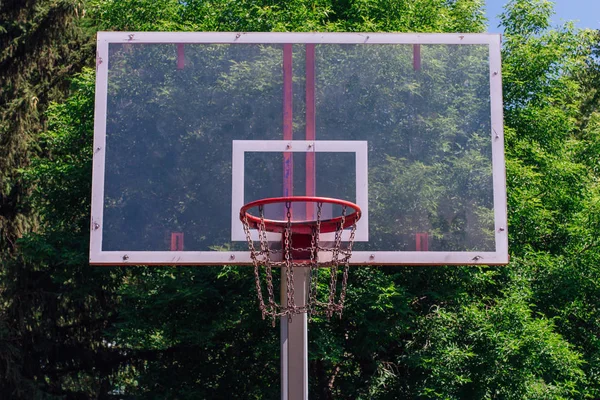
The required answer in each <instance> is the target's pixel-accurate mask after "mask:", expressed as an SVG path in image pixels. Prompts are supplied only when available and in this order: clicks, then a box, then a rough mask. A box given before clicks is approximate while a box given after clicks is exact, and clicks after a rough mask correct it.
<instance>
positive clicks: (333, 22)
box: [91, 0, 485, 32]
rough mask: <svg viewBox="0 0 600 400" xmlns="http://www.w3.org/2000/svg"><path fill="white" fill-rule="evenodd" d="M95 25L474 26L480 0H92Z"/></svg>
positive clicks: (259, 28) (480, 23)
mask: <svg viewBox="0 0 600 400" xmlns="http://www.w3.org/2000/svg"><path fill="white" fill-rule="evenodd" d="M91 4H92V8H91V11H92V14H93V18H94V21H95V23H96V25H97V26H98V28H99V30H131V31H160V30H185V31H223V32H227V31H234V32H235V31H242V32H287V31H289V32H308V31H340V32H343V31H351V32H352V31H354V32H377V31H384V32H385V31H400V32H402V31H404V32H409V31H414V32H477V31H481V30H482V29H483V28H484V23H485V17H484V13H483V10H482V6H483V2H482V1H481V0H454V1H447V0H417V1H415V0H400V1H398V0H341V1H338V0H317V1H307V0H291V1H285V2H275V1H272V0H242V1H229V0H210V1H204V0H191V1H186V2H180V1H176V0H161V1H156V2H147V1H143V0H127V1H117V0H94V1H92V2H91Z"/></svg>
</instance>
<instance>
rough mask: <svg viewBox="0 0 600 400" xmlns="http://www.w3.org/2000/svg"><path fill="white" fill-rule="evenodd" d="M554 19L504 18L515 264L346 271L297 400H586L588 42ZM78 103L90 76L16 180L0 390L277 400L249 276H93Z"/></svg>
mask: <svg viewBox="0 0 600 400" xmlns="http://www.w3.org/2000/svg"><path fill="white" fill-rule="evenodd" d="M481 6H482V4H481V2H479V1H475V0H472V1H467V0H465V1H461V0H456V1H445V0H443V1H442V0H439V1H417V2H415V1H408V0H406V1H384V0H354V1H351V0H348V1H327V0H322V1H318V2H310V3H309V2H306V1H301V0H295V1H290V2H285V3H281V4H280V3H276V2H272V1H240V2H231V1H217V0H214V1H209V2H206V1H187V2H179V1H168V0H162V1H159V2H149V1H141V0H135V1H133V0H131V1H108V0H107V1H100V0H98V1H94V2H93V3H92V4H91V6H90V8H89V9H88V11H89V12H88V14H89V15H90V21H91V23H93V24H94V26H96V27H98V29H107V30H108V29H110V30H118V29H122V30H125V29H127V30H174V29H177V30H197V31H201V30H206V31H209V30H223V31H227V30H228V31H259V30H278V31H285V30H289V31H292V30H294V31H310V30H328V31H337V30H343V31H390V30H393V31H462V32H469V31H482V30H483V29H484V26H483V17H482V12H481ZM551 12H552V7H551V4H550V3H549V2H547V1H543V0H536V1H530V0H514V1H511V2H509V4H508V6H507V9H506V13H505V14H504V16H503V19H502V21H503V24H504V25H505V27H506V35H505V42H504V49H503V52H504V53H503V56H504V66H503V71H504V92H505V118H506V120H505V121H506V132H505V140H506V155H507V175H508V187H509V199H508V200H509V215H510V225H509V233H510V241H511V242H510V245H511V256H512V259H511V264H510V266H509V267H498V268H489V267H420V268H416V267H385V268H383V267H381V268H379V267H373V268H355V269H353V271H352V276H351V281H350V288H349V294H348V299H347V303H346V310H345V314H344V316H343V318H342V319H341V320H337V319H336V320H332V321H326V320H321V319H317V320H315V321H314V322H313V323H312V325H310V344H309V346H310V367H309V368H310V374H311V376H310V392H311V398H321V399H330V398H340V399H343V398H348V399H359V398H362V399H397V398H427V399H430V398H444V399H459V398H488V399H498V398H509V399H560V398H573V399H576V398H594V397H598V396H600V385H599V383H598V382H600V379H598V376H599V375H600V371H599V370H598V365H600V363H599V358H600V350H599V349H600V345H599V343H598V340H597V332H598V321H599V320H600V315H599V309H598V307H599V304H600V299H599V298H598V296H599V293H600V291H599V290H598V289H599V288H598V284H599V282H600V279H599V278H600V276H599V269H598V267H597V265H598V261H599V260H598V255H599V253H598V247H597V240H596V236H597V235H596V232H597V231H598V228H599V227H600V218H599V214H598V212H599V211H600V209H599V207H598V204H600V202H599V199H600V197H598V194H599V193H598V190H597V184H596V182H597V174H598V164H597V161H596V159H597V157H596V154H597V151H596V149H598V148H599V143H600V141H599V139H600V136H599V135H598V129H599V127H600V124H599V123H598V122H599V121H600V120H599V119H598V116H597V115H596V113H595V106H594V104H595V103H594V102H593V101H591V100H589V99H590V89H589V88H590V87H593V84H592V83H590V82H594V81H593V80H592V79H591V78H590V79H588V80H584V78H585V76H586V75H585V74H586V73H589V74H590V75H589V76H590V77H591V76H592V71H593V68H594V67H595V65H596V64H595V63H594V59H593V57H590V51H591V48H592V45H593V43H594V39H593V38H592V35H591V34H590V33H589V32H581V31H575V30H574V29H573V28H572V27H571V26H569V25H567V26H566V27H561V28H558V29H555V30H553V29H550V28H549V23H548V20H549V17H550V15H551ZM586 85H588V86H587V87H586ZM92 103H93V73H92V72H91V71H85V72H84V73H83V74H81V75H78V76H77V78H76V79H75V80H74V81H73V86H72V91H71V95H70V97H69V98H68V99H67V100H66V101H65V102H64V103H62V104H56V105H54V106H52V107H51V108H50V110H49V112H48V114H47V115H48V116H49V127H48V130H47V132H46V133H45V134H44V135H42V137H41V143H40V145H41V146H43V148H45V149H47V152H44V153H41V156H40V157H37V158H36V160H35V162H33V163H32V165H31V167H29V168H27V169H26V170H25V171H24V175H23V177H24V178H25V182H27V184H28V186H27V187H28V188H34V189H35V190H34V191H33V194H32V196H31V204H32V205H33V207H35V210H36V211H37V212H39V214H40V216H41V223H40V230H39V232H38V233H37V234H35V235H34V234H31V235H28V236H26V237H25V238H24V239H22V240H21V241H20V242H19V243H20V244H19V248H18V250H19V252H18V254H17V255H16V257H15V258H13V259H10V260H8V261H6V260H4V259H3V261H2V266H3V268H4V269H3V285H4V286H3V291H2V294H1V296H2V300H3V302H2V304H3V306H2V309H1V311H2V314H1V318H0V346H2V350H3V351H0V357H2V361H4V362H3V363H0V368H5V369H4V370H0V372H1V373H3V374H2V376H6V377H8V378H7V379H5V380H4V381H1V382H0V385H2V386H1V387H0V389H1V391H2V393H11V395H13V397H15V398H32V397H35V396H38V397H40V398H43V397H44V396H46V397H50V398H51V397H52V396H54V397H58V398H59V397H60V396H62V397H67V398H75V397H76V396H79V397H80V398H90V397H94V396H95V397H99V398H102V396H104V397H105V398H110V397H115V398H119V397H125V396H134V397H135V398H189V399H192V398H194V399H195V398H243V399H247V398H256V399H260V398H263V399H264V398H277V397H278V393H279V382H278V365H279V362H278V354H279V348H278V343H277V342H278V340H277V335H278V332H277V330H275V329H272V328H271V327H270V324H269V323H268V322H267V321H261V320H260V318H259V312H258V308H257V306H256V304H255V301H254V294H253V290H254V289H253V282H252V277H251V273H250V272H249V271H248V270H247V269H245V268H237V267H224V268H213V267H202V268H142V267H132V268H90V267H89V266H88V265H87V261H86V259H87V245H88V235H89V217H88V214H89V211H88V207H89V206H88V205H89V182H90V176H91V172H90V162H91V130H92V124H91V121H92ZM447 122H448V123H449V124H450V125H449V126H453V127H456V126H459V125H460V124H459V122H460V121H457V120H456V118H455V119H449V120H448V121H447ZM475 161H476V160H475ZM461 165H462V166H463V168H464V169H469V168H470V165H471V164H468V163H466V164H461ZM401 167H402V160H401V159H398V160H394V162H393V163H390V167H389V168H388V169H387V170H386V173H388V174H389V176H390V179H394V178H393V177H394V176H395V175H398V174H396V173H394V171H395V169H394V168H397V169H398V170H401V169H402V168H401ZM417 172H420V173H423V174H426V173H427V172H428V169H426V168H425V169H424V171H417ZM415 173H416V172H415ZM433 193H434V194H435V193H437V192H435V191H433ZM386 195H389V196H390V198H393V193H391V192H390V193H389V194H387V193H386ZM5 366H6V367H5Z"/></svg>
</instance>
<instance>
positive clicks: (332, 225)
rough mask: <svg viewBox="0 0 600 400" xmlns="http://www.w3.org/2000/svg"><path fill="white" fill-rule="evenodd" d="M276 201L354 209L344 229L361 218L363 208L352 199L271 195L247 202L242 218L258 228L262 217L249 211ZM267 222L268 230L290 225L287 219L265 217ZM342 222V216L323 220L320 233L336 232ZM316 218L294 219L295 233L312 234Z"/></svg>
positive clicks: (272, 230) (346, 220) (282, 228)
mask: <svg viewBox="0 0 600 400" xmlns="http://www.w3.org/2000/svg"><path fill="white" fill-rule="evenodd" d="M276 203H281V204H285V203H323V204H336V205H339V206H342V207H346V208H350V209H352V212H351V213H350V214H347V215H346V217H345V218H344V226H343V227H342V229H345V228H349V227H351V226H352V225H354V224H355V223H356V221H358V220H359V219H360V216H361V210H360V207H359V206H358V205H356V204H354V203H352V202H350V201H346V200H340V199H333V198H329V197H315V196H290V197H271V198H267V199H260V200H256V201H252V202H250V203H248V204H245V205H244V206H243V207H242V208H241V209H240V220H241V221H242V222H243V221H244V219H246V218H247V220H248V225H249V226H250V228H253V229H257V228H258V226H259V225H260V223H261V218H260V217H259V216H255V215H252V214H250V213H249V212H248V211H249V210H250V209H252V208H254V207H259V206H264V205H267V204H276ZM264 222H265V230H266V231H268V232H283V231H284V230H285V228H286V227H287V225H288V222H287V221H285V220H275V219H267V218H265V219H264ZM341 223H342V216H339V217H335V218H330V219H326V220H323V221H321V229H320V233H329V232H335V231H336V230H338V229H339V226H340V224H341ZM316 224H317V221H316V220H308V221H294V222H292V223H291V229H292V232H293V233H301V234H311V233H312V231H313V228H314V227H315V226H316Z"/></svg>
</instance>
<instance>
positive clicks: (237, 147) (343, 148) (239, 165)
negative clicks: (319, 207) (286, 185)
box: [231, 140, 369, 242]
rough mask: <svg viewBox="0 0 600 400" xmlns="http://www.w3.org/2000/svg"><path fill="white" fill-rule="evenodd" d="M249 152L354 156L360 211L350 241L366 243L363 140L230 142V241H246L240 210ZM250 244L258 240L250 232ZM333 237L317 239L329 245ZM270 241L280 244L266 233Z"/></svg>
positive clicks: (344, 236) (366, 188)
mask: <svg viewBox="0 0 600 400" xmlns="http://www.w3.org/2000/svg"><path fill="white" fill-rule="evenodd" d="M250 152H265V153H268V152H271V153H284V152H295V153H309V152H314V153H354V154H355V157H356V163H355V164H356V186H355V188H356V204H357V205H358V206H359V207H360V209H361V218H360V220H359V221H358V222H357V223H356V234H355V237H354V240H355V241H357V242H368V241H369V177H368V172H369V171H368V168H369V166H368V158H367V157H368V156H367V153H368V147H367V142H366V141H364V140H233V143H232V160H231V161H232V163H231V240H232V241H246V234H245V233H244V229H243V227H242V222H241V221H240V209H241V208H242V206H243V205H244V204H245V201H244V177H245V169H244V166H245V160H244V157H245V154H246V153H250ZM250 233H251V235H252V239H253V240H258V232H257V231H256V230H251V231H250ZM334 235H335V234H334V233H325V234H322V235H321V238H322V239H323V240H325V241H331V240H333V238H334ZM267 238H268V239H269V240H270V241H271V240H273V241H280V240H281V234H280V233H269V234H268V235H267ZM349 238H350V232H349V231H347V230H346V231H344V232H343V234H342V240H343V241H347V240H348V239H349Z"/></svg>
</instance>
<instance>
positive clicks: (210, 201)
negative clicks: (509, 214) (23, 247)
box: [90, 32, 508, 265]
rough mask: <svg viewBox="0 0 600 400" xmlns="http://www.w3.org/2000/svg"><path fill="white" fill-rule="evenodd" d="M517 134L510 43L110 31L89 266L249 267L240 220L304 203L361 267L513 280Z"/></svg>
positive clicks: (102, 68) (102, 53) (99, 101)
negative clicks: (510, 151)
mask: <svg viewBox="0 0 600 400" xmlns="http://www.w3.org/2000/svg"><path fill="white" fill-rule="evenodd" d="M502 128H503V126H502V96H501V75H500V38H499V36H498V35H484V34H473V35H457V34H418V35H417V34H355V33H342V34H339V33H338V34H324V33H124V32H101V33H99V34H98V60H97V87H96V116H95V139H94V147H95V149H94V175H93V196H92V198H93V199H92V229H91V251H90V262H91V263H92V264H173V265H179V264H199V265H200V264H205V265H225V264H249V263H251V259H250V255H249V253H248V248H247V242H246V236H245V234H244V231H243V229H242V224H241V222H240V220H239V210H240V208H241V207H242V206H243V205H244V204H245V203H248V202H250V201H254V200H258V199H262V198H270V197H280V196H304V195H307V196H321V197H333V198H338V199H342V200H348V201H351V202H354V203H356V204H358V205H359V206H360V208H361V209H362V212H363V214H362V218H361V220H360V221H359V222H358V224H357V231H356V239H355V240H356V242H355V244H354V253H353V256H352V259H351V263H352V264H376V265H378V264H398V265H400V264H409V265H416V264H505V263H507V262H508V249H507V231H506V188H505V187H506V185H505V173H504V155H503V129H502ZM268 212H269V213H271V214H272V216H275V217H276V216H277V215H278V213H280V212H283V210H278V209H277V208H276V207H275V208H272V209H270V210H269V211H268ZM335 212H336V210H328V209H324V214H325V216H327V213H331V214H334V213H335ZM294 215H295V218H299V219H300V220H301V218H302V215H301V214H298V212H295V213H294ZM253 234H254V235H255V234H256V233H253ZM269 240H270V241H273V242H274V243H276V242H280V241H281V235H280V234H272V235H271V236H269Z"/></svg>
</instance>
